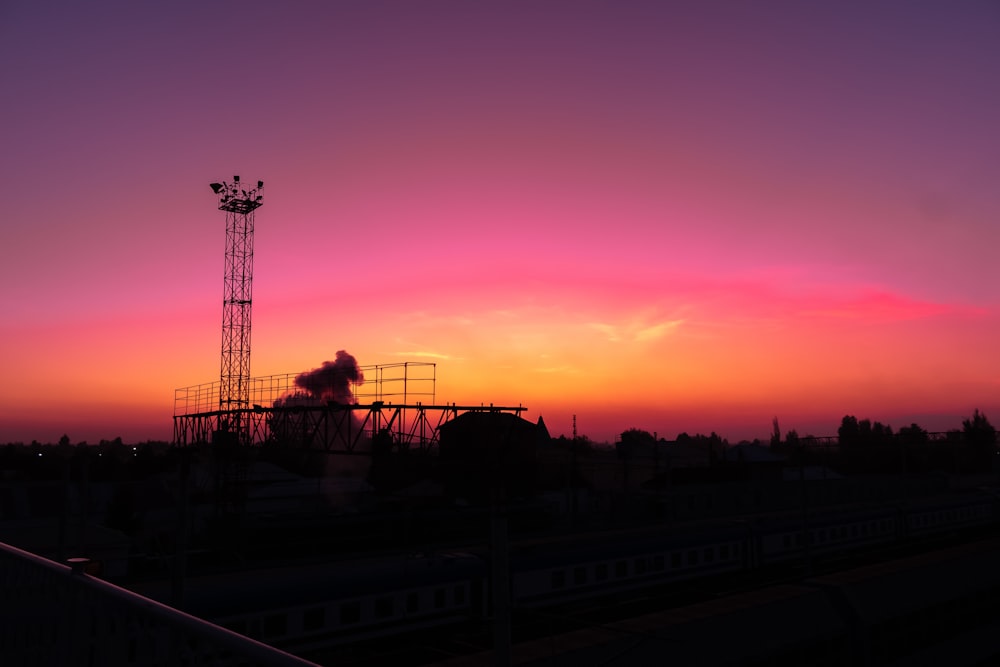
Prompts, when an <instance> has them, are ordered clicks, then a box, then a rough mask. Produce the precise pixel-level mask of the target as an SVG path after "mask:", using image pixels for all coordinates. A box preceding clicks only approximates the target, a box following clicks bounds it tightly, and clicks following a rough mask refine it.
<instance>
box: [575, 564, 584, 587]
mask: <svg viewBox="0 0 1000 667" xmlns="http://www.w3.org/2000/svg"><path fill="white" fill-rule="evenodd" d="M573 583H574V584H576V585H577V586H582V585H583V584H585V583H587V568H585V567H578V568H575V569H574V570H573Z"/></svg>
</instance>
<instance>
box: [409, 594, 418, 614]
mask: <svg viewBox="0 0 1000 667" xmlns="http://www.w3.org/2000/svg"><path fill="white" fill-rule="evenodd" d="M419 608H420V596H419V595H418V594H417V593H407V594H406V613H407V614H415V613H417V610H418V609H419Z"/></svg>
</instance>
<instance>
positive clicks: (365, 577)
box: [136, 492, 1000, 652]
mask: <svg viewBox="0 0 1000 667" xmlns="http://www.w3.org/2000/svg"><path fill="white" fill-rule="evenodd" d="M998 523H1000V505H998V500H997V498H996V496H994V495H991V494H989V493H985V492H970V493H965V494H961V495H952V496H948V497H945V498H939V499H936V500H931V499H924V500H919V501H916V500H915V501H912V502H908V503H902V504H899V505H898V506H895V507H853V508H840V509H837V510H830V511H825V512H818V511H817V512H812V513H809V514H806V513H802V512H798V513H796V512H792V513H785V514H774V515H762V516H753V517H746V518H743V519H740V520H728V521H715V522H710V523H701V524H692V525H688V526H681V527H678V526H660V527H655V528H646V529H636V530H632V531H619V532H612V533H594V534H590V535H574V536H560V537H551V538H545V539H537V540H523V541H518V542H514V543H513V544H512V546H511V555H510V591H511V596H510V599H511V604H512V607H513V609H515V610H516V609H519V608H534V609H544V608H547V607H549V608H551V607H557V606H558V605H562V604H566V603H578V602H580V601H582V600H602V599H607V598H608V597H609V596H616V595H628V594H629V592H634V591H637V590H647V589H654V588H657V587H669V586H671V585H673V584H677V583H681V582H696V581H701V580H706V579H708V578H712V577H720V576H730V577H745V578H746V582H747V583H752V582H753V580H752V577H753V576H755V574H756V573H758V572H764V571H774V570H778V571H780V570H781V569H782V568H784V569H785V570H786V571H787V568H788V567H789V566H791V565H794V564H796V563H801V562H803V561H804V559H806V558H808V559H810V560H811V561H813V562H815V563H822V562H823V561H824V560H825V559H831V558H840V557H845V556H851V555H857V554H861V553H867V552H871V551H872V550H874V549H879V548H890V547H900V546H906V545H910V544H918V543H921V542H926V541H930V540H936V539H937V540H940V539H941V538H943V537H948V536H952V535H957V534H961V533H964V532H970V531H978V532H980V533H983V534H986V535H995V534H996V528H997V525H998ZM136 590H137V592H139V593H142V594H146V595H149V596H150V597H154V598H156V597H162V591H161V595H157V594H156V593H155V592H153V591H151V590H143V588H142V587H136ZM185 602H186V604H185V607H184V608H185V610H186V611H189V612H191V613H194V614H196V615H198V616H201V617H203V618H206V619H208V620H211V621H213V622H215V623H218V624H220V625H223V626H225V627H227V628H230V629H232V630H235V631H237V632H240V633H241V634H245V635H247V636H250V637H253V638H256V639H260V640H262V641H265V642H267V643H270V644H273V645H275V646H278V647H280V648H285V649H287V650H291V651H293V652H308V651H310V650H319V649H322V648H326V647H331V646H337V645H344V644H348V643H354V642H358V641H363V640H366V639H374V638H379V637H387V636H393V635H399V634H403V633H407V632H412V631H417V630H426V629H428V628H434V627H444V626H451V625H455V624H458V623H462V622H467V621H475V620H482V619H484V618H488V617H490V616H491V614H492V608H491V596H490V555H489V553H488V552H486V551H477V550H467V551H462V552H449V553H437V554H425V555H418V556H413V555H411V556H406V557H403V556H398V557H386V558H381V559H378V560H365V561H350V562H344V561H342V562H334V563H327V564H317V565H309V566H304V567H296V568H284V569H282V570H279V571H274V570H266V571H260V572H242V573H233V574H225V575H217V576H211V577H195V578H191V579H190V580H189V581H188V583H187V584H186V593H185Z"/></svg>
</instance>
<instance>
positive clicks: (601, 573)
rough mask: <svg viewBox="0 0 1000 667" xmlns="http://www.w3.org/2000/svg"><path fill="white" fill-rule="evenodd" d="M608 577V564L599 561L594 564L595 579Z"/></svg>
mask: <svg viewBox="0 0 1000 667" xmlns="http://www.w3.org/2000/svg"><path fill="white" fill-rule="evenodd" d="M607 578H608V564H607V563H598V564H597V565H595V566H594V579H596V580H597V581H604V580H605V579H607Z"/></svg>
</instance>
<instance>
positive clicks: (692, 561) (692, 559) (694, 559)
mask: <svg viewBox="0 0 1000 667" xmlns="http://www.w3.org/2000/svg"><path fill="white" fill-rule="evenodd" d="M697 564H698V552H697V551H695V550H694V549H692V550H691V551H689V552H688V565H697Z"/></svg>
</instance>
